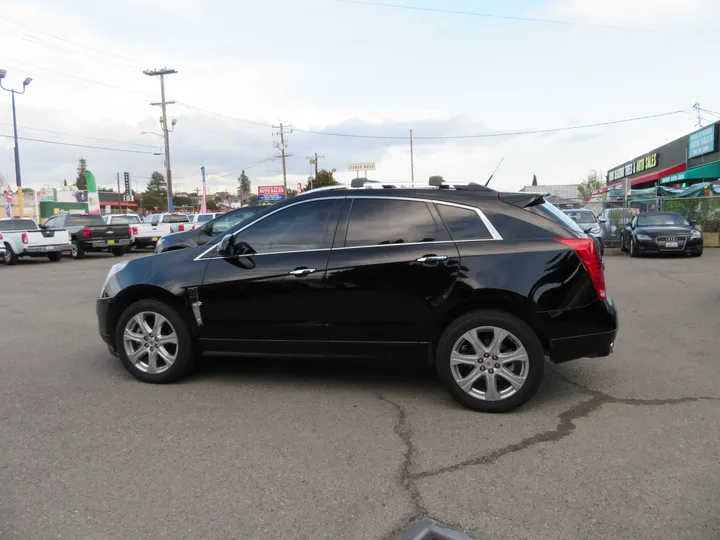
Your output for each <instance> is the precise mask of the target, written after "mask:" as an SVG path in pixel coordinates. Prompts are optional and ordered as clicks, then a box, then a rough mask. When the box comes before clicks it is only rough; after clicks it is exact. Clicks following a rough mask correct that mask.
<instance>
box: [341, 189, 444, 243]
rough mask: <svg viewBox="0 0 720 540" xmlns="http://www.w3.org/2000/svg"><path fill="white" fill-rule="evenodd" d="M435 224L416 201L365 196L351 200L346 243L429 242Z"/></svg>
mask: <svg viewBox="0 0 720 540" xmlns="http://www.w3.org/2000/svg"><path fill="white" fill-rule="evenodd" d="M437 237H438V232H437V225H436V223H435V220H434V219H433V217H432V214H431V213H430V210H429V209H428V207H427V203H425V202H420V201H404V200H396V199H369V198H368V199H365V198H357V199H355V200H354V201H353V205H352V209H351V210H350V221H349V222H348V229H347V236H346V239H345V246H346V247H353V246H382V245H391V244H409V243H417V242H433V241H435V240H436V239H437Z"/></svg>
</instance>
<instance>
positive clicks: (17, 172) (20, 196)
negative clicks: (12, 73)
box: [0, 69, 32, 218]
mask: <svg viewBox="0 0 720 540" xmlns="http://www.w3.org/2000/svg"><path fill="white" fill-rule="evenodd" d="M5 75H7V71H6V70H4V69H0V88H2V89H3V90H6V91H7V92H10V93H11V94H12V113H13V136H14V139H15V182H16V184H17V187H18V206H19V209H20V217H21V218H22V217H24V216H25V206H24V203H23V190H22V174H21V173H20V149H19V147H18V132H17V115H16V113H15V94H21V95H22V94H24V93H25V88H27V85H28V84H30V83H31V82H32V79H31V78H30V77H28V78H27V79H25V80H24V81H23V89H22V92H18V91H17V90H15V89H13V88H5V87H4V86H3V84H2V81H3V79H4V78H5Z"/></svg>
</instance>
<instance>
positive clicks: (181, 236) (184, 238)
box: [155, 206, 265, 253]
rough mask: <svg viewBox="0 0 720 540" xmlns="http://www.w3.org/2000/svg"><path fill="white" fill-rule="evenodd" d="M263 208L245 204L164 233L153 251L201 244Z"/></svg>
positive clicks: (163, 251) (164, 250)
mask: <svg viewBox="0 0 720 540" xmlns="http://www.w3.org/2000/svg"><path fill="white" fill-rule="evenodd" d="M264 209H265V207H264V206H245V207H243V208H237V209H236V210H231V211H230V212H227V213H225V214H222V215H220V216H218V217H216V218H215V219H213V220H212V221H208V222H206V223H204V224H202V225H200V226H199V227H195V228H193V229H191V230H189V231H184V232H179V233H173V234H166V235H165V236H163V237H162V238H160V240H158V243H157V245H156V246H155V253H165V252H166V251H172V250H175V249H184V248H189V247H195V246H202V245H204V244H206V243H207V242H209V241H210V240H212V239H213V238H215V237H216V236H218V235H220V234H223V233H224V232H225V231H227V230H228V229H229V228H230V227H233V226H235V225H237V224H238V223H240V222H241V221H244V220H246V219H247V218H249V217H250V216H252V215H254V214H255V213H256V212H259V211H260V210H264Z"/></svg>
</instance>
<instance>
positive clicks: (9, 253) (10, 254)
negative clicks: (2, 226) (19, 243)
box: [3, 244, 20, 266]
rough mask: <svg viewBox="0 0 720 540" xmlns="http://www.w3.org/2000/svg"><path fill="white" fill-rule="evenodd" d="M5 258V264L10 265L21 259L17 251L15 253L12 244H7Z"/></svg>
mask: <svg viewBox="0 0 720 540" xmlns="http://www.w3.org/2000/svg"><path fill="white" fill-rule="evenodd" d="M3 260H4V261H5V264H7V265H9V266H12V265H14V264H17V263H18V261H19V260H20V259H19V257H18V256H17V253H15V252H14V251H13V250H12V248H11V247H10V244H5V255H4V259H3Z"/></svg>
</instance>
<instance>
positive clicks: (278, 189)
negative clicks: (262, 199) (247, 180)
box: [258, 186, 285, 195]
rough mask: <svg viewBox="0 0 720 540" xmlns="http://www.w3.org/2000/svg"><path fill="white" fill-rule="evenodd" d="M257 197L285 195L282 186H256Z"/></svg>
mask: <svg viewBox="0 0 720 540" xmlns="http://www.w3.org/2000/svg"><path fill="white" fill-rule="evenodd" d="M258 195H285V188H284V186H258Z"/></svg>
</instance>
